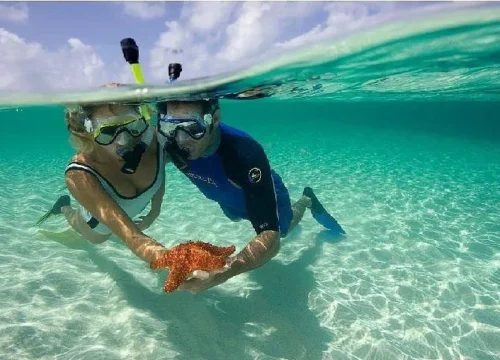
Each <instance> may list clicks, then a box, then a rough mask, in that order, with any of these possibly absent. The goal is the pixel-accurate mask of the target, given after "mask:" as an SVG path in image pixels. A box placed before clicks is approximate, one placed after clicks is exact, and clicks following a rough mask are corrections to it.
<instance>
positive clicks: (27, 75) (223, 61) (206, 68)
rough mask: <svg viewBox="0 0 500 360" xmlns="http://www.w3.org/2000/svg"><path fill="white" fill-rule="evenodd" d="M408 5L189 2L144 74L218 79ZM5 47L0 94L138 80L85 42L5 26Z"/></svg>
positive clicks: (150, 9)
mask: <svg viewBox="0 0 500 360" xmlns="http://www.w3.org/2000/svg"><path fill="white" fill-rule="evenodd" d="M119 5H120V6H122V7H123V9H124V11H129V12H132V13H133V15H134V16H138V17H141V18H143V19H147V18H149V19H151V18H152V17H158V16H161V15H162V14H164V13H165V5H164V4H158V3H129V2H127V3H119ZM409 6H410V5H406V4H401V3H392V2H391V3H385V2H382V3H365V2H353V3H343V2H342V3H330V2H312V3H307V2H286V3H283V2H267V3H266V2H245V3H242V2H186V3H184V4H183V7H182V10H181V13H180V16H179V18H178V19H176V20H175V21H167V22H165V27H166V28H165V31H164V32H162V33H161V34H159V35H157V40H156V42H155V44H154V46H153V48H152V49H150V58H151V59H150V61H149V67H146V68H145V69H144V70H145V75H146V78H147V79H148V81H150V82H152V83H159V82H160V83H164V82H165V81H166V80H167V78H168V64H169V63H172V62H180V63H181V64H182V66H183V72H182V74H181V79H192V78H199V77H205V76H213V75H216V74H218V73H220V72H226V71H230V70H235V69H236V68H241V67H244V66H245V65H247V64H248V63H251V62H255V61H256V60H257V59H260V58H262V57H266V56H267V55H268V54H270V53H272V52H275V51H278V50H280V49H282V48H290V47H296V46H304V45H307V44H310V43H313V42H316V41H319V40H323V39H326V38H329V37H332V36H334V35H336V34H339V33H341V32H344V31H349V30H352V29H354V28H356V27H360V26H365V25H366V24H369V23H371V22H373V21H374V20H375V19H379V18H381V17H384V16H387V15H391V14H395V13H397V12H398V11H402V10H405V9H407V7H409ZM411 6H413V7H415V6H420V5H418V4H415V5H413V4H412V5H411ZM325 15H326V16H325ZM318 19H320V20H318ZM306 25H307V27H305V26H306ZM152 36H155V35H154V34H152ZM0 44H2V50H3V51H2V53H3V57H2V58H0V68H2V69H5V71H3V74H0V89H9V90H14V91H16V90H39V89H43V90H45V89H67V88H80V89H82V88H90V87H95V86H99V85H102V84H104V83H106V82H108V81H119V82H127V83H130V82H132V81H131V80H132V79H131V75H130V70H129V68H128V65H126V64H123V63H110V64H108V66H109V70H110V71H109V73H108V72H107V70H106V66H105V64H104V62H103V60H102V58H101V57H100V56H99V54H98V53H97V51H96V50H95V48H93V47H92V46H90V45H88V44H84V43H83V42H82V41H81V40H79V39H74V38H71V39H69V40H68V42H67V44H64V46H62V47H61V48H60V49H59V50H57V51H48V50H47V49H45V48H44V47H43V46H42V44H39V43H37V42H30V41H26V40H24V39H22V38H20V37H19V36H17V35H15V34H12V33H10V32H8V31H7V30H5V29H1V28H0ZM138 45H139V46H140V47H141V44H138ZM141 49H142V48H141ZM145 50H146V51H147V49H145ZM143 51H144V50H143ZM109 74H111V77H109Z"/></svg>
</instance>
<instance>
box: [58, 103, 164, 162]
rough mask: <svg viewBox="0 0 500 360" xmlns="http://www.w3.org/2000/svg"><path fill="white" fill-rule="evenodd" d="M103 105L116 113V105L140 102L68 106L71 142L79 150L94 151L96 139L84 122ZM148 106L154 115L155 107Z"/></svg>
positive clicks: (65, 116) (66, 119)
mask: <svg viewBox="0 0 500 360" xmlns="http://www.w3.org/2000/svg"><path fill="white" fill-rule="evenodd" d="M103 106H107V107H108V109H109V111H110V112H112V113H115V111H114V108H115V107H116V106H129V107H137V106H138V104H124V103H94V104H82V105H76V106H74V105H73V106H68V107H66V109H65V114H64V120H65V123H66V127H67V128H68V131H69V133H70V135H69V143H70V144H71V146H72V147H73V148H74V149H75V150H76V151H77V152H79V153H83V154H90V153H91V152H93V151H94V149H95V143H94V139H93V138H92V136H91V135H90V134H89V133H88V132H87V129H85V126H84V122H85V119H88V118H90V117H91V116H92V114H93V113H94V112H95V111H96V110H97V109H99V108H101V107H103ZM146 106H147V108H148V110H149V113H150V114H151V115H153V114H154V113H155V109H154V108H153V107H152V106H151V105H149V104H146Z"/></svg>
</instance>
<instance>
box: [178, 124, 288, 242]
mask: <svg viewBox="0 0 500 360" xmlns="http://www.w3.org/2000/svg"><path fill="white" fill-rule="evenodd" d="M219 129H220V136H221V138H220V145H219V147H218V149H217V151H216V152H215V153H214V154H212V155H210V156H208V157H204V158H199V159H197V160H190V161H189V160H188V161H187V167H186V168H184V169H182V172H183V173H184V174H185V175H186V176H187V177H188V178H189V179H190V180H191V182H192V183H193V184H194V185H196V186H197V187H198V189H199V190H200V191H201V192H202V193H203V194H204V195H205V196H206V197H207V198H208V199H211V200H213V201H216V202H218V203H219V205H220V207H221V208H222V211H223V212H224V214H225V215H226V216H227V217H228V218H230V219H231V220H239V219H247V220H249V221H250V222H251V223H252V225H253V227H254V229H255V231H256V232H257V234H260V233H261V232H263V231H266V230H274V231H279V232H280V234H281V236H285V235H286V234H287V233H288V229H289V227H290V223H291V221H292V218H293V212H292V206H291V203H290V196H289V194H288V190H287V188H286V186H285V185H284V184H283V182H282V180H281V178H280V176H279V175H278V174H277V173H276V172H274V171H273V170H272V169H271V166H270V165H269V161H268V159H267V156H266V153H265V152H264V149H263V148H262V146H261V145H260V144H259V143H258V142H257V141H256V140H254V139H253V138H252V137H251V136H250V135H248V134H247V133H245V132H243V131H241V130H238V129H235V128H233V127H231V126H228V125H226V124H223V123H220V125H219Z"/></svg>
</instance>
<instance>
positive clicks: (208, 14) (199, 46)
mask: <svg viewBox="0 0 500 360" xmlns="http://www.w3.org/2000/svg"><path fill="white" fill-rule="evenodd" d="M320 6H322V4H317V3H304V2H288V3H281V2H267V3H264V2H245V3H239V2H220V3H215V2H213V3H212V2H200V3H186V4H185V5H184V7H183V9H182V11H181V16H180V18H179V21H175V22H166V23H165V25H166V27H167V31H165V32H164V33H162V34H160V36H159V38H158V40H157V42H156V43H155V46H154V48H153V49H152V50H151V58H152V60H151V70H152V73H153V78H155V79H157V80H165V79H166V78H167V76H168V72H167V68H168V64H169V63H171V62H180V63H182V65H183V72H182V75H181V78H182V79H189V78H194V77H202V76H211V75H214V74H216V73H219V72H221V71H227V70H231V69H234V68H237V67H241V66H243V65H244V63H245V62H247V61H248V60H249V59H252V58H253V57H254V56H257V55H261V54H262V53H264V52H266V50H269V49H271V48H272V47H273V46H274V43H275V42H276V41H277V40H278V39H279V38H280V37H282V36H283V34H286V32H287V31H288V30H289V29H294V28H295V27H296V26H298V24H300V23H301V22H300V20H298V19H297V18H302V19H303V18H305V17H307V16H309V15H310V14H311V13H312V12H314V11H316V10H318V8H319V7H320Z"/></svg>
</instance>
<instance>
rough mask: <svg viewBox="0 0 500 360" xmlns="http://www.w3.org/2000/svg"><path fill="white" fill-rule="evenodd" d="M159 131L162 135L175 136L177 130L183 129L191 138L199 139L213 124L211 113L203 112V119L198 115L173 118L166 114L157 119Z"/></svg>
mask: <svg viewBox="0 0 500 360" xmlns="http://www.w3.org/2000/svg"><path fill="white" fill-rule="evenodd" d="M159 125H160V126H159V131H160V133H161V134H163V135H164V136H167V137H169V138H175V136H176V134H177V132H178V131H183V132H184V133H186V134H187V135H189V137H191V138H192V139H193V140H200V139H201V138H202V137H203V136H205V134H206V132H207V128H210V127H211V126H212V125H213V119H212V115H211V114H205V116H204V117H203V120H201V119H200V118H199V117H198V116H193V117H186V118H174V117H172V116H169V115H166V116H162V117H161V118H160V119H159Z"/></svg>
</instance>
